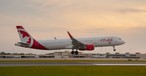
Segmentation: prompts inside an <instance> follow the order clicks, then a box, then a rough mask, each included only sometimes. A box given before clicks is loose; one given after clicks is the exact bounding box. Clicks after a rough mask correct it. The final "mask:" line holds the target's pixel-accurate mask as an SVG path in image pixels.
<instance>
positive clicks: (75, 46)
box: [67, 31, 86, 50]
mask: <svg viewBox="0 0 146 76" xmlns="http://www.w3.org/2000/svg"><path fill="white" fill-rule="evenodd" d="M67 33H68V35H69V37H70V39H71V40H72V45H73V47H72V50H74V49H76V50H78V49H81V50H82V49H83V48H86V45H85V44H83V43H82V42H80V41H78V40H77V39H75V38H74V37H73V36H72V35H71V34H70V33H69V31H68V32H67Z"/></svg>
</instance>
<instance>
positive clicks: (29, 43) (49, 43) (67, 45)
mask: <svg viewBox="0 0 146 76" xmlns="http://www.w3.org/2000/svg"><path fill="white" fill-rule="evenodd" d="M16 28H17V31H18V34H19V37H20V42H18V43H16V44H15V45H16V46H20V47H25V48H32V49H41V50H58V49H72V51H71V54H76V55H77V54H78V50H79V51H93V50H94V49H95V47H106V46H112V47H113V50H114V51H116V49H115V46H118V45H122V44H124V43H125V42H124V41H123V40H122V39H121V38H119V37H94V38H77V39H76V38H74V37H73V36H72V35H71V34H70V33H69V32H67V33H68V35H69V37H70V39H54V40H39V41H37V40H35V39H34V38H33V37H32V36H31V35H30V34H29V33H28V32H27V31H26V30H25V29H24V28H23V27H22V26H16ZM74 50H75V51H74Z"/></svg>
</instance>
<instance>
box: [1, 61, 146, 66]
mask: <svg viewBox="0 0 146 76" xmlns="http://www.w3.org/2000/svg"><path fill="white" fill-rule="evenodd" d="M2 66H3V67H4V66H146V62H0V67H2Z"/></svg>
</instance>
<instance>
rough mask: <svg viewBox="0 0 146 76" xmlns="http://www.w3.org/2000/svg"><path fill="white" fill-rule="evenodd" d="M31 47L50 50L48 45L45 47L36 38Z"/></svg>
mask: <svg viewBox="0 0 146 76" xmlns="http://www.w3.org/2000/svg"><path fill="white" fill-rule="evenodd" d="M31 48H34V49H42V50H48V49H47V48H46V47H44V46H43V45H42V44H40V43H39V42H37V41H36V40H33V45H32V47H31Z"/></svg>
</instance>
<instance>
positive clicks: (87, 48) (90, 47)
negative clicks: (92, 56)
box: [79, 44, 95, 51]
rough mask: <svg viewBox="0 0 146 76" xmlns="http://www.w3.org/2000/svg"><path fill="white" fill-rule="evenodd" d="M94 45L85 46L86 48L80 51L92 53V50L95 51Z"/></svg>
mask: <svg viewBox="0 0 146 76" xmlns="http://www.w3.org/2000/svg"><path fill="white" fill-rule="evenodd" d="M94 48H95V47H94V45H91V44H87V45H85V47H84V48H81V49H79V50H88V51H92V50H94Z"/></svg>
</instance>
